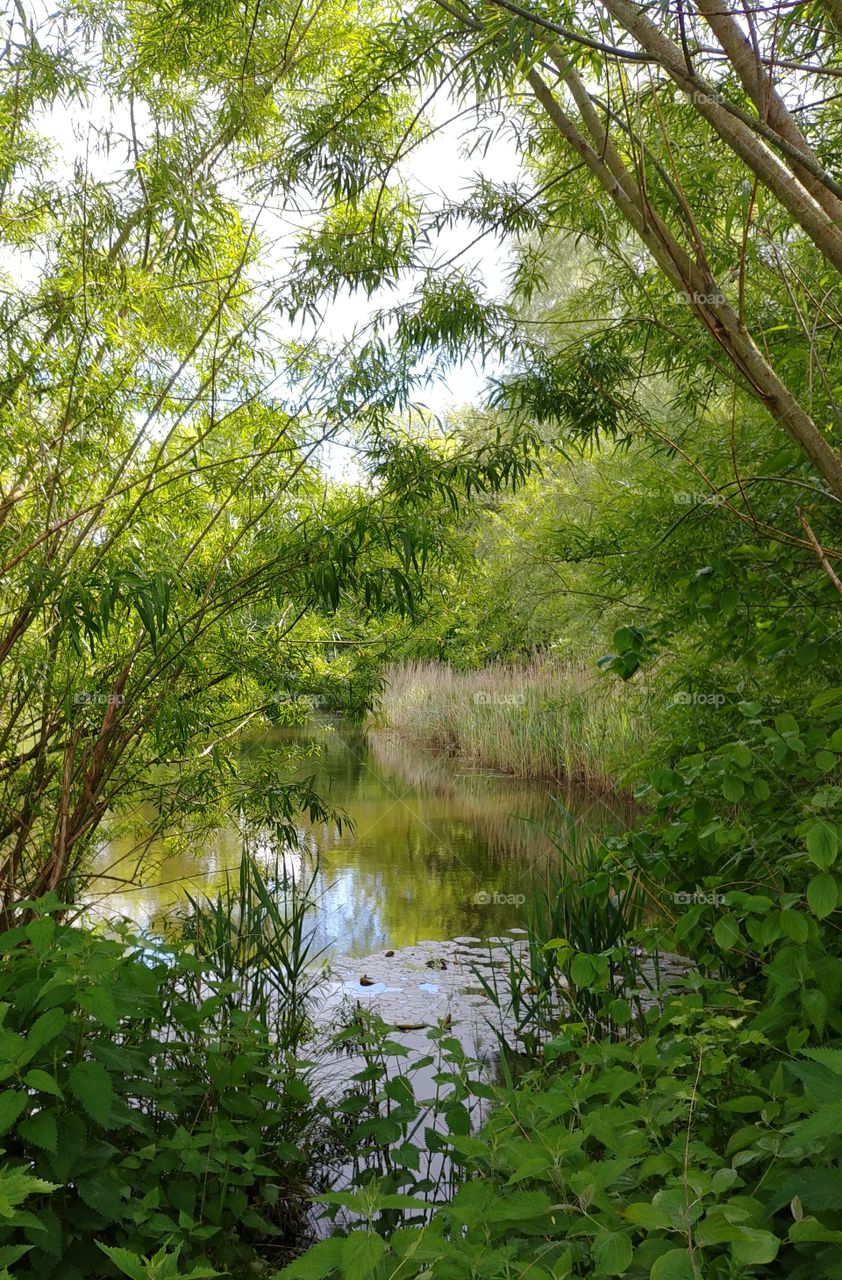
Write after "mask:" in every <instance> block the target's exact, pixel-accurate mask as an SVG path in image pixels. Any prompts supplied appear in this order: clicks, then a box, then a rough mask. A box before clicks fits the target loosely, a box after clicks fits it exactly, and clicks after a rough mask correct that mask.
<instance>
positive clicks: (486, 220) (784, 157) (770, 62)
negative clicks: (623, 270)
mask: <svg viewBox="0 0 842 1280" xmlns="http://www.w3.org/2000/svg"><path fill="white" fill-rule="evenodd" d="M835 20H836V11H835V9H834V7H833V6H832V5H828V4H822V3H818V2H814V3H805V4H800V5H797V6H792V5H789V4H786V3H780V4H779V3H772V4H769V5H756V6H755V5H749V6H748V7H747V8H746V7H745V6H739V7H738V6H735V5H730V4H728V3H727V2H726V0H701V2H700V3H699V4H697V5H695V6H694V5H692V4H684V3H681V4H679V5H678V6H677V7H676V8H674V9H673V8H671V7H668V6H665V5H658V6H645V7H644V6H640V5H635V4H634V3H631V0H604V2H602V0H601V2H600V3H598V4H588V5H584V4H577V3H575V2H574V0H568V2H567V3H562V4H559V5H557V6H550V7H544V6H537V7H534V6H533V7H530V6H528V5H521V4H519V3H514V2H513V0H489V2H488V3H484V4H480V5H472V4H471V3H468V2H467V0H466V2H464V3H463V0H424V3H421V4H417V5H412V6H408V7H403V8H402V9H401V12H400V13H399V15H397V16H396V17H395V19H394V20H393V21H389V20H388V19H387V20H385V21H383V22H382V23H381V24H380V26H379V27H378V28H372V27H370V26H368V30H367V35H366V38H365V40H364V42H363V45H362V48H361V51H360V57H359V59H358V60H357V61H355V62H352V63H351V64H350V67H349V70H348V71H347V72H346V74H345V76H344V78H343V85H344V86H345V88H346V93H345V97H344V98H343V100H342V104H343V105H342V108H341V110H343V111H345V112H348V113H355V112H356V113H357V114H358V115H359V113H360V111H361V110H362V111H365V112H368V107H367V105H365V106H361V105H360V104H367V98H366V96H365V93H364V89H363V86H364V85H366V84H368V86H369V87H370V90H371V92H372V93H373V92H375V91H376V92H377V93H382V91H383V88H384V86H389V85H392V84H394V83H395V82H398V83H400V84H401V86H402V88H406V87H407V86H411V87H412V89H413V91H414V94H415V98H416V101H417V102H418V104H419V106H418V113H417V116H416V128H414V129H413V128H412V127H408V128H407V130H406V132H405V133H403V135H402V137H401V142H400V144H399V145H398V147H396V149H395V151H394V152H393V153H391V154H390V155H389V156H388V157H386V158H385V159H384V163H383V188H382V189H383V192H384V193H388V191H389V189H390V187H389V181H390V174H391V173H392V172H393V171H394V170H395V168H396V167H399V157H400V155H401V152H402V151H405V150H407V149H411V148H412V147H414V146H415V145H416V144H417V141H418V131H419V130H421V131H423V130H425V129H426V128H429V127H431V126H430V124H429V121H428V120H427V113H428V108H429V104H430V103H431V101H432V100H433V99H434V98H435V97H436V96H438V97H439V98H440V99H442V98H443V99H446V100H449V101H450V102H452V103H456V104H457V107H458V109H459V112H460V113H462V114H463V115H464V114H467V113H468V111H469V109H472V110H475V111H476V112H477V113H478V120H477V131H476V133H475V135H474V136H475V138H476V141H477V144H478V145H481V143H482V141H483V138H484V136H487V135H488V134H489V133H491V132H493V131H498V132H499V131H508V132H509V133H510V134H511V135H512V136H514V138H515V140H516V142H517V145H518V146H519V148H520V150H521V153H522V155H523V157H524V160H525V165H526V172H527V173H530V171H531V173H530V176H531V178H532V181H531V183H530V182H527V183H525V184H523V185H522V186H511V185H509V186H508V187H507V186H506V185H505V184H495V183H494V182H490V181H488V180H487V179H486V180H484V181H483V182H481V183H479V184H478V185H477V187H476V189H475V190H474V191H473V192H471V193H468V194H467V195H464V196H463V195H459V196H458V197H457V196H456V193H449V194H450V199H449V201H448V202H447V204H446V207H445V208H444V209H442V210H439V213H438V216H439V220H440V222H441V221H448V220H458V219H460V218H463V219H467V220H470V221H472V222H473V223H474V224H476V225H478V226H479V227H480V228H481V231H485V232H489V231H493V230H495V229H503V230H506V229H508V230H510V231H513V232H515V233H517V234H520V235H521V236H522V234H523V233H524V232H531V233H533V235H534V233H537V234H538V235H541V234H545V233H546V232H547V231H555V230H558V229H559V228H563V229H565V230H567V231H569V232H570V233H571V234H573V235H577V236H584V237H586V238H589V239H590V240H591V241H592V242H594V243H597V244H599V245H600V246H601V247H602V248H603V249H606V250H607V251H608V253H609V254H611V255H613V256H614V258H615V260H616V259H617V258H619V257H621V256H624V257H625V260H626V262H627V265H628V266H629V270H630V274H633V275H634V276H635V278H636V283H637V290H638V298H639V308H638V309H639V310H640V312H641V313H645V318H646V322H647V324H648V325H650V327H651V326H655V327H658V328H659V329H660V330H661V334H662V336H663V338H664V341H665V345H669V344H668V341H667V340H668V339H669V337H670V328H671V327H672V329H673V330H674V332H673V338H674V339H675V340H674V342H673V344H672V353H671V358H672V359H673V361H674V367H675V368H678V367H680V365H681V362H682V358H683V356H682V352H681V347H682V346H683V345H684V344H685V343H689V346H690V349H691V352H692V354H693V356H694V357H697V356H698V354H699V353H700V352H701V353H702V354H703V360H704V362H707V363H709V364H710V363H712V364H714V365H715V366H716V367H718V369H719V371H720V373H721V375H722V376H723V377H724V378H725V379H726V380H727V379H729V378H732V379H733V380H734V382H735V385H736V388H737V389H738V390H739V391H740V392H741V393H742V392H747V393H748V394H749V395H750V396H751V397H753V398H754V399H755V401H756V402H758V403H759V404H760V405H761V406H762V408H763V410H764V412H765V413H766V414H768V416H769V418H770V420H771V421H772V422H774V423H775V425H776V427H777V428H778V430H779V431H780V433H781V437H782V439H784V440H789V441H791V442H792V443H793V445H794V446H795V448H796V449H797V450H798V451H799V452H800V453H801V454H802V455H803V456H804V457H805V458H806V459H808V460H809V464H810V467H811V469H812V474H813V475H814V476H815V477H816V479H817V480H818V481H819V484H820V486H821V487H822V488H823V489H824V490H825V491H826V492H827V493H828V495H830V497H831V498H832V499H833V500H835V501H836V502H838V501H840V500H842V463H841V462H840V457H839V449H838V440H839V408H838V397H837V393H838V379H837V378H836V376H835V374H834V342H835V336H836V334H837V332H838V328H839V321H840V310H839V291H838V282H839V271H840V268H842V183H840V180H839V177H838V176H834V173H833V172H832V170H833V161H834V157H838V154H839V144H840V110H839V100H838V94H835V93H834V92H833V89H834V88H835V86H836V84H837V81H838V78H839V76H840V74H842V66H840V63H839V61H838V58H837V55H836V44H837V36H838V32H837V29H836V26H835ZM375 87H376V90H375ZM467 132H469V131H468V130H466V133H467ZM388 212H389V206H388V204H387V202H386V201H384V202H383V205H382V206H381V204H380V203H379V202H378V203H377V205H376V206H375V210H374V212H373V213H372V216H371V218H370V219H369V221H368V224H367V225H368V226H369V227H370V229H371V233H372V234H371V243H372V245H376V244H377V243H378V237H380V238H381V239H382V237H384V236H385V235H386V233H387V225H386V224H387V218H386V217H384V216H381V215H384V214H386V213H388ZM364 223H365V220H364V219H363V218H362V217H361V216H358V217H357V220H356V230H357V232H358V233H359V236H360V238H361V239H363V238H364ZM335 231H336V227H335V225H330V224H328V223H326V225H325V243H327V242H329V241H330V240H331V238H332V236H333V235H334V234H335ZM369 257H370V258H371V261H370V267H372V266H374V265H375V264H374V259H373V257H372V255H371V254H370V255H369ZM380 259H381V261H382V251H381V254H380ZM527 280H528V272H524V273H523V275H522V280H521V283H524V281H527ZM531 283H532V284H533V285H534V280H533V281H532V282H531ZM462 286H463V292H462V293H460V292H459V287H458V286H456V287H443V286H442V283H441V281H439V291H438V292H437V293H436V292H435V290H434V287H433V285H432V284H430V285H429V286H428V289H427V291H426V293H425V292H423V291H422V295H421V297H420V298H419V305H418V307H417V314H416V317H415V319H414V321H413V320H410V319H409V318H408V317H406V316H404V329H405V333H406V335H407V336H408V337H409V338H410V339H411V340H414V341H421V342H427V343H429V345H430V346H431V347H432V346H435V345H436V344H441V343H442V342H443V343H445V344H448V343H452V342H454V341H459V340H460V338H464V339H465V341H466V345H467V346H470V344H471V343H472V342H473V343H474V344H476V345H479V346H481V347H482V348H483V350H484V351H486V352H487V351H488V349H489V348H490V347H491V346H494V345H495V344H496V345H497V348H498V350H499V351H502V352H504V353H505V354H507V355H511V353H512V352H513V351H514V350H517V352H518V355H519V356H524V353H525V352H526V351H527V348H528V347H529V345H530V344H529V343H528V342H525V341H524V338H523V333H522V332H521V333H520V334H518V333H517V332H516V330H513V329H512V328H511V327H510V326H509V325H508V324H507V323H506V317H503V318H502V322H501V316H500V314H499V309H497V311H495V310H494V309H493V308H488V307H485V308H484V307H482V306H481V305H479V301H478V299H477V296H476V292H475V291H472V290H471V289H470V287H466V282H465V281H462ZM466 295H467V297H472V298H473V302H474V304H475V305H474V306H473V308H471V306H470V305H469V304H468V303H467V301H466ZM443 298H447V299H448V300H449V303H450V305H449V307H448V306H445V307H444V308H442V307H441V306H439V305H438V304H439V303H440V302H441V301H442V299H443ZM674 301H678V303H679V304H680V305H681V306H683V308H684V316H683V317H681V318H680V319H679V320H678V323H677V324H676V325H672V324H671V322H672V318H673V315H674V314H675V307H674V305H673V303H674ZM459 302H461V303H462V304H463V305H461V308H459V309H460V310H461V315H460V316H459V317H458V318H457V317H455V314H454V313H455V311H456V310H457V308H458V303H459ZM781 305H783V306H784V307H785V308H786V309H787V312H788V319H787V334H786V344H781V342H780V340H779V338H778V337H777V336H776V334H778V333H780V332H782V330H780V329H778V328H776V327H774V326H772V325H770V324H769V314H770V312H771V311H772V310H774V309H775V308H779V307H780V306H781ZM443 310H444V311H445V312H446V314H444V315H443V314H442V311H443ZM688 319H689V320H690V321H691V324H692V326H693V331H692V332H691V331H690V330H689V329H688V325H687V323H686V321H687V320H688ZM795 350H797V351H798V358H797V362H806V363H807V365H808V367H809V377H808V378H804V377H802V375H801V372H800V371H799V370H798V369H797V368H795V367H794V365H795V364H796V361H793V360H792V358H791V357H792V352H793V351H795ZM555 390H556V392H557V391H558V388H556V389H555ZM799 540H800V542H801V544H802V545H803V546H805V547H807V546H809V547H811V548H812V549H813V551H815V547H814V543H813V541H812V539H811V536H810V534H809V532H808V531H805V530H803V529H800V530H799Z"/></svg>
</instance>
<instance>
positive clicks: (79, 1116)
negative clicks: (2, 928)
mask: <svg viewBox="0 0 842 1280" xmlns="http://www.w3.org/2000/svg"><path fill="white" fill-rule="evenodd" d="M0 955H2V964H0V997H2V998H3V1003H2V1005H0V1015H1V1016H2V1031H0V1075H2V1080H3V1089H2V1092H0V1132H1V1133H2V1141H3V1144H4V1145H5V1148H6V1158H7V1161H8V1162H9V1164H8V1171H7V1173H6V1175H5V1177H6V1178H7V1179H8V1178H9V1177H14V1178H15V1179H17V1180H18V1184H19V1185H20V1186H21V1188H22V1189H25V1190H29V1191H31V1192H32V1193H33V1194H32V1195H31V1197H30V1201H31V1203H30V1202H29V1201H28V1203H27V1213H26V1214H25V1215H24V1216H21V1215H20V1214H18V1213H15V1212H8V1213H4V1212H2V1209H3V1200H2V1195H3V1191H2V1183H1V1182H0V1249H2V1250H3V1252H2V1253H0V1266H2V1265H3V1262H4V1259H6V1258H9V1257H11V1256H12V1255H11V1254H10V1253H9V1252H8V1251H9V1250H13V1251H15V1252H16V1253H21V1254H22V1256H21V1258H20V1261H18V1262H17V1268H16V1272H15V1274H16V1275H17V1276H20V1277H21V1278H24V1277H32V1278H33V1280H34V1278H35V1277H38V1278H39V1280H40V1278H41V1277H48V1276H61V1277H62V1280H89V1277H91V1276H114V1275H117V1274H122V1273H123V1272H121V1270H120V1268H121V1266H122V1264H121V1263H120V1261H119V1260H120V1258H123V1259H124V1261H125V1257H127V1256H129V1254H125V1253H115V1252H113V1250H115V1249H117V1250H123V1251H129V1252H130V1253H132V1252H133V1253H137V1254H153V1253H154V1254H156V1256H157V1259H158V1261H157V1262H156V1263H155V1267H157V1269H155V1267H153V1263H152V1262H149V1264H148V1267H149V1268H151V1269H148V1270H147V1271H145V1272H143V1274H144V1275H161V1276H164V1275H170V1274H172V1275H175V1274H180V1272H178V1271H176V1270H167V1268H166V1267H165V1266H164V1262H165V1261H166V1260H167V1259H168V1258H169V1259H170V1260H171V1259H172V1258H173V1257H174V1256H175V1257H176V1258H177V1256H178V1254H179V1251H180V1254H181V1258H182V1262H183V1264H184V1266H185V1268H186V1270H187V1271H191V1269H195V1268H205V1269H204V1270H201V1271H199V1270H193V1271H192V1273H193V1274H196V1275H198V1274H203V1275H210V1274H212V1273H213V1271H214V1270H219V1271H222V1272H225V1273H226V1274H230V1275H233V1276H241V1275H243V1276H244V1275H249V1276H251V1275H254V1274H256V1272H255V1269H254V1268H255V1264H256V1262H257V1254H258V1250H259V1252H260V1254H261V1255H262V1256H263V1257H264V1258H274V1259H275V1261H276V1263H277V1261H281V1260H283V1258H284V1250H285V1248H287V1247H288V1246H289V1245H290V1243H292V1242H295V1241H297V1239H298V1238H299V1235H300V1231H301V1214H302V1212H303V1210H302V1208H301V1192H302V1189H303V1187H304V1181H305V1178H306V1174H307V1169H308V1164H307V1161H308V1154H309V1150H310V1148H311V1144H312V1142H313V1140H314V1138H315V1136H316V1134H317V1127H316V1113H315V1109H314V1106H313V1103H312V1099H311V1096H310V1091H309V1088H308V1085H307V1083H306V1079H305V1078H304V1077H303V1076H302V1073H301V1070H300V1069H299V1068H298V1067H297V1066H296V1063H295V1061H294V1060H293V1058H292V1056H291V1054H290V1051H289V1049H288V1047H287V1046H285V1045H284V1044H283V1043H280V1042H278V1041H277V1040H276V1039H274V1038H273V1036H272V1034H271V1029H270V1028H269V1027H268V1026H267V1024H266V1022H265V1021H264V1020H262V1019H261V1018H259V1017H257V1016H255V1014H254V1013H253V1012H252V1011H251V1010H250V1009H249V1008H248V1007H247V1006H246V1005H238V1004H236V1003H233V1004H232V1002H231V999H230V996H231V991H232V983H231V982H230V981H229V980H226V979H222V978H220V977H219V976H218V974H217V972H216V971H215V969H214V966H213V963H212V962H210V961H209V960H207V959H203V958H197V957H196V956H195V955H194V954H193V953H192V952H191V950H190V949H188V947H187V946H186V945H185V944H183V943H178V942H176V943H173V944H171V945H166V946H164V945H160V944H153V943H150V942H148V941H145V940H143V941H142V940H139V939H137V938H135V937H132V936H131V935H129V934H128V933H125V934H123V935H122V936H120V937H118V938H106V937H102V936H98V935H97V934H95V933H92V932H90V931H88V930H85V929H79V928H74V927H71V926H69V925H66V924H61V923H57V922H56V920H55V919H53V918H52V917H51V916H50V915H49V914H40V915H36V916H35V917H34V918H33V919H32V920H31V921H30V922H29V923H28V924H26V925H25V926H20V927H18V928H15V929H13V930H10V931H8V932H6V933H4V934H2V935H0ZM51 1187H52V1188H53V1189H52V1190H51V1189H50V1188H51ZM11 1203H12V1202H11V1199H10V1197H9V1196H8V1194H7V1195H6V1204H7V1206H9V1205H11ZM99 1244H102V1245H105V1246H107V1248H108V1249H110V1250H112V1252H111V1253H110V1254H108V1253H103V1252H102V1250H101V1248H99V1247H98V1245H99ZM162 1251H163V1252H162ZM287 1256H288V1255H287ZM109 1259H110V1260H109ZM153 1261H154V1260H153ZM138 1265H141V1264H140V1263H138ZM143 1265H147V1264H143ZM168 1265H170V1264H169V1263H168ZM123 1271H125V1268H123Z"/></svg>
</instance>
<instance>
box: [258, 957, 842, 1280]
mask: <svg viewBox="0 0 842 1280" xmlns="http://www.w3.org/2000/svg"><path fill="white" fill-rule="evenodd" d="M686 985H687V990H685V991H684V992H681V993H678V994H675V995H670V996H667V997H666V998H665V999H664V1001H663V1002H662V1004H661V1005H660V1006H653V1007H652V1008H651V1009H650V1010H649V1012H648V1013H647V1015H646V1025H645V1028H644V1030H643V1032H642V1034H640V1035H636V1036H634V1037H629V1038H627V1039H626V1040H624V1041H623V1040H619V1041H614V1042H608V1041H604V1040H603V1041H593V1040H590V1039H589V1031H588V1028H587V1027H586V1026H584V1025H582V1024H573V1023H571V1024H570V1025H568V1026H562V1027H561V1028H560V1029H559V1034H558V1035H557V1036H556V1037H555V1038H554V1040H553V1041H551V1042H550V1043H549V1044H548V1045H547V1046H546V1047H545V1050H544V1056H543V1061H542V1062H541V1064H540V1065H539V1066H538V1067H537V1068H536V1069H534V1070H533V1071H532V1072H530V1073H529V1074H528V1075H526V1076H524V1077H523V1078H521V1080H519V1081H518V1082H517V1084H513V1083H512V1082H511V1080H509V1082H508V1084H507V1085H506V1086H505V1087H499V1088H497V1089H496V1090H495V1091H494V1098H495V1102H496V1106H495V1108H494V1110H493V1112H492V1113H491V1115H490V1117H489V1119H488V1120H487V1122H486V1123H485V1125H484V1127H483V1128H482V1129H481V1130H480V1131H479V1132H478V1133H474V1134H471V1133H458V1132H457V1133H454V1132H451V1134H450V1135H449V1137H448V1138H447V1139H446V1142H447V1148H448V1150H449V1152H450V1154H451V1158H452V1160H453V1161H454V1163H455V1165H456V1167H457V1169H458V1172H459V1182H460V1185H459V1186H458V1189H457V1190H456V1192H455V1195H453V1196H452V1198H451V1199H449V1200H445V1201H439V1202H438V1203H436V1204H435V1206H434V1208H433V1210H432V1213H431V1214H430V1215H429V1216H426V1215H424V1214H423V1213H422V1212H421V1210H422V1202H419V1201H418V1200H416V1199H414V1198H413V1197H411V1196H405V1195H404V1196H401V1195H396V1194H395V1193H394V1191H393V1190H392V1189H391V1188H390V1187H389V1186H388V1185H386V1183H385V1182H384V1181H372V1182H370V1183H369V1184H368V1186H367V1187H366V1188H365V1190H364V1191H362V1192H360V1193H357V1194H355V1195H348V1196H346V1197H336V1199H337V1200H338V1201H340V1202H342V1203H345V1204H346V1205H347V1207H349V1208H351V1209H353V1210H354V1211H355V1213H356V1221H355V1222H354V1223H353V1225H352V1226H349V1227H346V1228H345V1229H343V1230H340V1231H339V1232H338V1233H337V1234H336V1235H334V1236H333V1237H332V1238H331V1239H329V1240H327V1241H324V1242H322V1243H321V1244H318V1245H316V1246H315V1247H314V1248H313V1249H311V1250H310V1251H309V1252H308V1253H307V1254H305V1255H304V1256H303V1257H301V1258H299V1259H297V1260H296V1261H295V1262H294V1263H292V1264H291V1265H290V1266H289V1267H288V1268H286V1269H285V1270H284V1271H283V1272H281V1277H283V1280H323V1278H325V1277H343V1280H369V1278H370V1280H387V1277H388V1278H389V1280H409V1278H410V1277H414V1278H417V1280H421V1278H422V1277H423V1278H424V1280H430V1278H432V1277H434V1278H435V1280H463V1278H464V1280H468V1278H469V1277H470V1278H471V1280H473V1278H474V1277H479V1276H481V1277H488V1278H489V1280H493V1278H495V1277H497V1278H499V1280H511V1278H512V1277H516V1276H517V1277H520V1276H523V1277H525V1276H529V1277H530V1280H532V1277H537V1280H553V1278H558V1277H565V1276H571V1277H572V1276H580V1277H585V1276H588V1277H589V1276H594V1277H597V1276H621V1275H626V1276H629V1277H633V1278H634V1280H644V1278H645V1280H703V1278H704V1280H748V1277H752V1276H766V1275H772V1274H774V1275H786V1276H792V1277H795V1278H796V1280H798V1278H801V1277H807V1276H813V1275H815V1274H816V1265H817V1259H818V1260H819V1264H820V1266H821V1268H822V1269H821V1272H820V1274H822V1275H823V1276H824V1275H827V1276H835V1275H839V1274H842V1270H840V1268H842V1247H841V1246H842V1230H840V1229H839V1221H838V1219H839V1213H838V1209H837V1204H838V1187H839V1172H838V1166H837V1159H838V1148H839V1137H838V1135H837V1134H836V1133H834V1128H838V1116H839V1114H840V1113H842V1108H840V1102H842V1051H838V1050H832V1049H824V1048H819V1049H810V1050H805V1051H803V1052H802V1053H800V1054H798V1055H797V1056H790V1055H783V1054H780V1053H778V1052H777V1051H776V1050H775V1047H774V1045H773V1044H772V1043H770V1041H769V1039H768V1038H767V1037H766V1036H764V1035H763V1034H762V1033H761V1032H760V1031H758V1030H757V1029H755V1028H754V1027H753V1026H752V1023H751V1020H752V1012H753V1009H752V1005H751V1003H750V1002H748V1001H746V1000H745V999H744V998H742V997H741V996H740V995H739V994H737V993H736V992H735V991H734V989H733V987H732V986H731V985H730V984H729V983H728V982H725V981H721V980H719V979H706V978H702V977H700V976H698V975H697V976H695V977H692V978H690V979H688V982H687V984H686Z"/></svg>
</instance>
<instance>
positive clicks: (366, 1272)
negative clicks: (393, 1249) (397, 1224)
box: [342, 1231, 386, 1280]
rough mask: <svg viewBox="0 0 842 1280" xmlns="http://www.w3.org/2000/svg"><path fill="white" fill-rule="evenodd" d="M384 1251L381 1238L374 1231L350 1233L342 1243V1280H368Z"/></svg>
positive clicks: (384, 1245)
mask: <svg viewBox="0 0 842 1280" xmlns="http://www.w3.org/2000/svg"><path fill="white" fill-rule="evenodd" d="M385 1251H386V1244H385V1242H384V1240H383V1237H382V1236H379V1235H377V1234H376V1232H374V1231H352V1232H351V1234H350V1235H349V1236H346V1238H345V1239H344V1240H343V1242H342V1275H343V1277H344V1280H370V1277H371V1276H372V1275H373V1273H374V1271H375V1270H376V1268H377V1264H378V1263H379V1261H380V1259H381V1258H382V1256H383V1254H384V1253H385Z"/></svg>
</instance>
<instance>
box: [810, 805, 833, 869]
mask: <svg viewBox="0 0 842 1280" xmlns="http://www.w3.org/2000/svg"><path fill="white" fill-rule="evenodd" d="M805 843H806V845H807V852H808V853H809V855H810V857H811V858H812V859H813V862H815V864H816V866H817V867H820V868H821V870H822V871H826V870H827V868H828V867H830V866H832V865H833V862H834V860H835V858H836V854H837V852H838V851H839V837H838V836H837V834H836V828H835V827H833V826H831V824H830V823H829V822H825V820H824V818H815V819H814V820H813V821H812V822H811V823H810V826H809V828H808V830H807V833H806V836H805Z"/></svg>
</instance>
